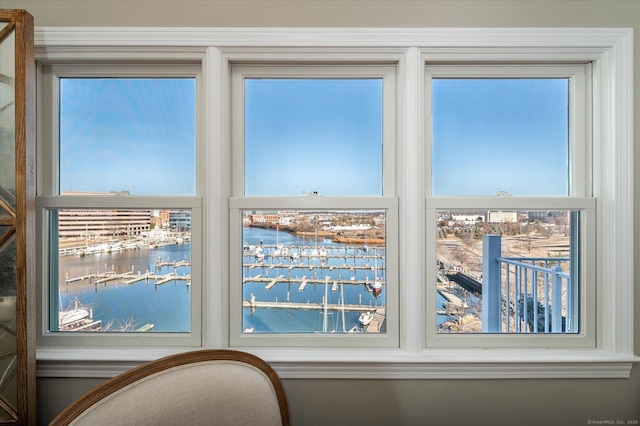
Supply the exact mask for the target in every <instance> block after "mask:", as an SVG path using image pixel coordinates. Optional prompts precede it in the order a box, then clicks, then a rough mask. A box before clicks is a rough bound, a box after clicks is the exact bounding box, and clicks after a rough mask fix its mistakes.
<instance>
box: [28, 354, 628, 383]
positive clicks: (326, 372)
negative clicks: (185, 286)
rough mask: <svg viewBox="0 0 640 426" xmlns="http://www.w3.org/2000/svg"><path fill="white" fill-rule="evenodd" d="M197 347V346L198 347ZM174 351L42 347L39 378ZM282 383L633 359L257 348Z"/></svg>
mask: <svg viewBox="0 0 640 426" xmlns="http://www.w3.org/2000/svg"><path fill="white" fill-rule="evenodd" d="M194 349H195V348H194ZM176 352H181V351H180V350H174V349H168V350H164V349H136V350H134V349H129V350H122V349H100V350H94V349H73V350H69V349H50V348H47V349H39V350H38V353H37V376H38V377H75V378H89V377H93V378H95V377H98V378H110V377H113V376H116V375H117V374H120V373H122V372H124V371H126V370H129V369H131V368H134V367H137V366H138V365H140V364H142V363H144V362H146V361H149V360H152V359H156V358H159V357H162V356H166V355H170V354H171V353H176ZM251 352H252V353H254V354H256V355H258V356H260V357H262V358H264V359H265V360H266V361H267V362H269V364H271V366H272V367H273V368H274V369H275V370H276V372H277V373H278V374H279V375H280V377H281V378H283V379H338V378H340V379H371V378H376V379H531V378H536V379H554V378H555V379H557V378H628V377H629V375H630V373H631V368H632V366H633V364H634V363H638V362H640V357H638V356H635V355H615V354H611V353H606V352H603V351H599V350H531V349H527V350H480V349H476V350H464V351H461V350H439V349H438V350H427V351H424V352H423V353H421V354H409V353H407V352H404V351H401V350H381V349H374V350H362V349H354V350H340V351H337V350H331V349H329V350H322V349H314V350H313V352H310V351H309V350H301V349H294V350H277V351H276V350H257V351H251Z"/></svg>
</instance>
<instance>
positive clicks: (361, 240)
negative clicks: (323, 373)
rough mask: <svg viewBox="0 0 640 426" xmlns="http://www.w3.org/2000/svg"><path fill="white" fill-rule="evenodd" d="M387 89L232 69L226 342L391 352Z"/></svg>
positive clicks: (369, 69) (372, 71)
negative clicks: (383, 348)
mask: <svg viewBox="0 0 640 426" xmlns="http://www.w3.org/2000/svg"><path fill="white" fill-rule="evenodd" d="M394 85H395V67H393V66H372V65H367V66H362V65H357V64H351V65H350V64H345V65H342V66H323V65H306V66H297V65H289V66H277V67H274V66H270V67H264V66H252V65H242V64H232V86H231V90H232V93H231V102H232V105H233V108H232V114H233V116H232V123H234V126H233V128H232V137H231V140H232V142H231V144H232V164H234V165H236V166H239V165H243V167H237V168H236V169H235V170H234V172H233V173H232V179H233V181H232V188H233V192H234V193H233V197H232V198H231V201H230V211H229V216H230V221H231V223H232V227H231V240H232V244H231V247H232V251H231V268H230V282H231V285H230V288H231V294H230V301H231V309H230V312H231V318H230V324H231V329H230V338H231V342H232V344H235V345H243V346H246V345H258V346H260V345H268V346H274V345H280V346H283V345H285V346H286V345H296V346H299V345H301V344H302V345H309V346H326V345H328V344H330V345H339V346H353V345H356V346H358V345H362V344H365V345H367V344H368V345H377V346H380V345H382V346H395V347H397V346H398V344H399V342H398V338H397V335H398V330H397V316H398V312H397V302H396V300H397V292H398V283H397V274H396V272H395V271H396V270H397V265H396V261H395V258H396V254H395V253H390V248H393V247H395V246H396V245H397V243H395V239H396V238H397V233H396V232H395V231H394V229H395V228H397V207H396V198H395V197H393V195H394V181H395V176H394V170H395V166H394V164H393V163H394V158H395V155H394V145H395V120H394V118H393V109H394V99H395V90H394ZM240 272H241V274H240ZM389 318H390V320H389ZM358 342H360V343H358ZM363 342H369V343H363Z"/></svg>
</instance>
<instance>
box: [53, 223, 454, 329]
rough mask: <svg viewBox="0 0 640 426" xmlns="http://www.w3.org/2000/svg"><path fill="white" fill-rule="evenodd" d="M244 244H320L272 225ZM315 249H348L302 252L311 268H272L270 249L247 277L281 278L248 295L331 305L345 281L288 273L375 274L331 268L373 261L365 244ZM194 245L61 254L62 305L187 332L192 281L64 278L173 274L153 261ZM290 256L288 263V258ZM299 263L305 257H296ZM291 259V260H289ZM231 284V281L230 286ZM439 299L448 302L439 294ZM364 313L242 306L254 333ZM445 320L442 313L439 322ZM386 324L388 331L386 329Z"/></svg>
mask: <svg viewBox="0 0 640 426" xmlns="http://www.w3.org/2000/svg"><path fill="white" fill-rule="evenodd" d="M243 241H244V244H250V245H255V246H260V242H261V241H262V246H263V247H264V248H265V249H264V251H265V252H267V253H268V252H269V251H270V250H271V251H272V250H273V248H271V249H270V248H268V246H271V247H275V245H276V242H278V243H280V244H282V245H284V246H295V247H300V246H305V247H306V250H307V252H308V253H310V252H311V250H312V249H314V248H315V247H316V242H315V240H314V239H308V238H306V239H303V238H299V237H296V236H294V235H292V234H288V233H285V232H277V231H275V230H270V229H261V228H244V230H243ZM317 247H318V248H320V247H325V248H326V249H327V250H328V251H329V253H331V254H337V253H342V254H344V255H345V256H346V258H344V257H341V258H337V259H332V258H329V260H328V261H327V263H326V264H325V265H324V268H323V267H321V266H322V265H321V263H320V259H319V258H311V259H307V258H304V264H305V265H308V264H311V265H313V266H316V268H314V269H313V270H309V269H308V268H295V269H293V270H291V271H290V270H289V269H288V268H278V267H274V268H273V269H269V266H270V265H271V263H272V262H273V260H272V258H270V257H269V256H268V255H267V256H266V257H265V261H264V266H260V267H256V268H253V269H249V268H243V269H244V270H243V275H244V276H255V275H257V274H261V275H262V276H263V277H272V278H275V277H278V276H280V275H283V276H284V278H282V279H281V280H280V281H281V282H279V283H278V284H276V285H275V286H274V287H273V288H272V289H271V290H266V289H265V283H247V284H244V285H243V286H242V299H243V300H249V299H250V297H251V294H253V295H254V296H255V300H257V301H286V300H287V298H288V300H289V301H291V302H302V303H305V302H312V303H320V302H321V301H322V298H323V297H324V296H325V291H326V294H327V299H328V302H329V303H331V304H340V303H341V291H340V286H339V287H338V291H336V292H332V291H331V284H330V285H329V287H328V288H325V285H324V284H316V285H314V284H307V286H306V288H305V289H304V291H302V292H300V291H299V285H298V284H297V283H288V282H287V280H288V279H289V278H292V279H294V278H301V277H302V276H303V275H306V276H307V278H318V279H321V280H323V281H324V279H325V278H326V277H327V276H328V277H330V280H329V281H330V282H331V281H332V280H333V279H338V278H340V279H351V277H352V276H353V277H354V278H355V279H357V280H358V281H361V280H364V279H365V278H368V279H369V281H373V280H374V279H375V275H374V272H373V271H371V270H370V269H366V270H357V271H356V272H353V271H348V270H345V269H342V270H340V271H338V270H334V271H329V269H328V268H329V266H331V265H335V266H341V265H343V264H344V263H345V262H346V263H347V264H348V265H352V264H356V265H365V264H367V265H368V266H374V263H373V262H374V261H373V259H364V258H363V256H362V255H363V252H362V251H361V247H360V246H353V245H352V246H349V245H345V244H337V243H333V242H332V241H331V240H326V239H323V238H319V239H318V241H317ZM374 250H375V252H376V253H377V254H378V259H377V260H376V261H375V266H377V267H382V266H384V247H377V248H374V247H369V252H368V254H369V255H371V254H373V252H374ZM190 256H191V246H190V244H174V245H168V246H162V247H158V248H156V249H148V248H141V249H137V250H128V251H122V252H117V253H111V254H106V253H103V254H97V255H88V256H85V257H77V256H62V257H60V289H59V290H60V291H59V292H60V298H59V300H60V306H61V308H63V309H64V308H66V307H70V306H73V303H74V301H75V300H76V299H77V300H78V302H79V303H80V304H81V305H83V306H86V307H90V308H92V309H93V316H94V319H95V320H101V321H102V324H103V326H104V325H107V324H109V323H111V324H112V326H111V330H112V331H118V329H119V328H121V327H122V326H123V325H125V324H132V325H133V328H138V327H141V326H143V325H145V324H147V323H150V324H154V328H153V330H152V331H153V332H188V331H189V330H190V327H191V324H190V316H191V315H190V306H191V303H192V300H191V292H190V287H188V286H187V285H186V284H185V282H184V281H180V280H178V281H170V282H168V283H166V284H163V285H160V286H155V285H154V282H153V281H149V282H145V281H140V282H138V283H136V284H133V285H124V284H122V283H121V282H118V281H109V282H106V283H102V284H89V283H88V282H86V281H85V282H84V283H80V282H76V283H71V284H68V285H66V284H65V283H64V281H65V279H66V277H67V276H68V277H76V276H81V275H85V274H87V273H95V272H100V273H104V272H105V271H112V270H113V271H115V272H117V273H123V272H125V271H131V270H133V271H134V273H135V274H138V273H144V272H146V271H147V270H148V271H151V272H155V273H157V274H167V273H169V272H173V270H174V268H173V267H164V268H163V269H162V270H156V269H155V264H156V260H157V259H158V257H161V258H162V259H163V260H165V261H181V260H190ZM250 261H253V257H245V260H244V262H245V263H247V262H250ZM287 262H290V260H289V261H287ZM298 263H299V262H298ZM287 264H288V263H287ZM175 272H176V273H177V274H178V275H186V274H189V273H190V268H189V267H179V268H176V270H175ZM377 276H378V277H379V278H380V279H381V280H382V281H383V282H384V281H386V277H385V270H384V269H382V270H378V272H377ZM232 288H233V287H232ZM235 288H239V286H238V287H235ZM385 291H386V288H385V287H383V289H382V293H381V295H380V296H379V297H378V298H375V297H374V296H373V295H372V294H371V293H370V292H369V291H367V288H366V287H365V286H364V285H345V286H344V288H343V294H344V303H345V304H362V305H365V306H370V307H372V309H374V308H375V307H376V306H383V305H385V304H386V303H385V300H386V297H385ZM438 298H439V299H438V304H439V305H440V304H441V303H442V302H443V301H444V300H443V299H441V296H439V295H438ZM359 315H360V314H359V313H358V312H345V313H344V322H343V315H342V312H340V311H333V312H332V311H329V312H328V313H327V314H326V315H325V313H324V312H323V311H322V310H287V309H265V308H262V309H260V308H259V309H255V310H254V311H253V312H252V311H251V309H249V308H244V309H243V321H242V327H243V330H245V329H253V332H254V333H271V332H278V333H315V332H321V331H322V330H323V326H324V324H325V323H326V327H327V331H328V332H337V333H341V332H342V331H343V330H347V331H348V330H350V329H351V328H353V327H354V326H358V325H359V320H358V317H359ZM445 319H446V318H442V319H440V318H439V322H441V321H442V320H445ZM384 331H385V329H384V328H383V329H382V332H384Z"/></svg>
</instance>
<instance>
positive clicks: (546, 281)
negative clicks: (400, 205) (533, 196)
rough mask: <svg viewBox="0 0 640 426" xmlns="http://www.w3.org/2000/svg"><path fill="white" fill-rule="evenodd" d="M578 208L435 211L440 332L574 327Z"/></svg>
mask: <svg viewBox="0 0 640 426" xmlns="http://www.w3.org/2000/svg"><path fill="white" fill-rule="evenodd" d="M578 216H579V214H578V212H572V211H479V210H475V211H474V210H468V211H446V210H439V211H438V212H437V218H438V223H437V230H438V239H437V254H438V260H437V265H438V268H437V277H434V278H435V279H436V280H437V306H436V308H437V315H438V321H437V323H438V326H437V327H438V332H441V333H477V332H488V333H577V332H578V328H579V326H578V292H579V279H578V278H579V277H578V276H577V271H578V268H577V258H578V257H577V254H576V252H577V243H576V242H577V238H578V236H577V232H576V231H574V230H575V229H577V222H578Z"/></svg>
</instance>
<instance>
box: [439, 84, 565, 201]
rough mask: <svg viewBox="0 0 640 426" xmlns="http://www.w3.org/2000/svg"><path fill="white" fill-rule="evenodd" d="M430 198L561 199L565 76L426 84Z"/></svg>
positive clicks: (563, 193) (563, 162) (562, 188)
mask: <svg viewBox="0 0 640 426" xmlns="http://www.w3.org/2000/svg"><path fill="white" fill-rule="evenodd" d="M432 110H433V131H432V135H433V150H432V153H433V166H432V167H433V168H432V175H433V195H436V196H438V195H482V196H485V195H489V196H490V195H495V193H496V192H498V191H506V192H508V193H510V194H513V195H523V196H524V195H532V196H533V195H549V196H555V195H567V194H568V190H569V188H568V182H569V179H568V172H569V169H568V115H567V114H568V81H567V80H566V79H503V80H495V79H472V80H463V79H439V80H434V82H433V108H432Z"/></svg>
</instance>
